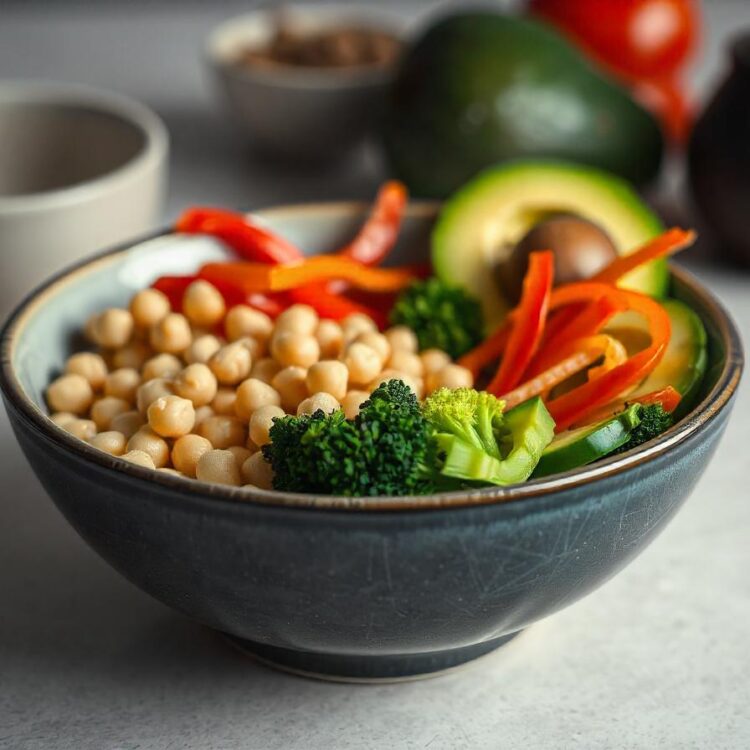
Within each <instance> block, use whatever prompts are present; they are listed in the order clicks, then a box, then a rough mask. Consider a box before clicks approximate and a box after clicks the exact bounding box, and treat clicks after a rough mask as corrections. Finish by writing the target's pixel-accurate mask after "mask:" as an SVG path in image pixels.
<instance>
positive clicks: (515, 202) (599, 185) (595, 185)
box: [432, 161, 669, 326]
mask: <svg viewBox="0 0 750 750" xmlns="http://www.w3.org/2000/svg"><path fill="white" fill-rule="evenodd" d="M560 213H568V214H574V215H577V216H580V217H581V218H583V219H588V220H589V221H591V222H593V223H594V224H597V225H598V226H600V227H601V228H602V229H603V230H604V231H605V232H607V234H608V235H609V236H610V238H611V239H612V241H613V243H614V244H615V247H616V248H617V250H618V252H619V253H621V254H623V255H627V254H628V253H630V252H632V251H633V250H635V249H637V248H638V247H639V246H640V245H642V244H643V243H644V242H646V241H647V240H648V239H650V238H652V237H654V236H656V235H658V234H659V233H660V232H662V231H663V226H662V223H661V221H660V220H659V218H658V217H657V216H656V215H655V214H654V213H653V212H652V211H651V210H650V209H649V208H648V207H647V206H646V205H645V204H644V203H643V201H642V200H641V199H640V198H639V197H638V195H637V194H636V192H635V191H634V190H633V189H632V188H631V187H630V186H629V185H628V183H626V182H625V181H623V180H621V179H619V178H617V177H614V176H613V175H611V174H609V173H607V172H603V171H601V170H598V169H595V168H593V167H585V166H581V165H578V164H569V163H562V162H553V161H523V162H515V163H510V164H504V165H502V166H499V167H495V168H492V169H488V170H486V171H484V172H482V173H481V174H480V175H479V176H478V177H476V178H475V179H473V180H472V181H471V182H469V183H467V184H466V185H465V186H464V187H463V188H461V189H460V190H459V191H458V192H457V193H456V194H455V195H453V197H452V198H450V199H449V200H448V201H447V202H446V203H445V205H444V207H443V210H442V212H441V214H440V217H439V218H438V221H437V223H436V225H435V228H434V230H433V235H432V265H433V268H434V270H435V273H436V275H437V276H438V277H440V278H441V279H443V280H445V281H447V282H450V283H454V284H460V285H461V286H463V287H465V288H466V289H467V290H469V291H470V292H472V293H473V294H475V295H476V296H477V297H478V298H479V299H480V301H481V303H482V309H483V311H484V315H485V320H486V323H487V325H488V326H493V325H494V324H496V323H498V322H499V321H500V320H501V319H502V317H503V316H504V315H505V313H506V312H507V310H508V305H507V303H506V301H505V300H504V298H503V296H502V293H501V292H500V287H499V285H498V283H497V268H498V266H499V265H500V263H502V262H503V261H504V260H505V258H507V256H508V254H509V253H510V252H511V250H512V249H513V247H514V246H515V244H516V243H517V242H518V241H519V240H520V239H521V238H522V237H523V236H524V235H525V234H526V232H528V231H529V229H531V227H533V226H534V225H535V224H537V223H539V222H540V221H542V220H544V219H546V218H548V217H549V216H552V215H555V214H560ZM620 285H621V286H622V287H624V288H626V289H633V290H636V291H639V292H642V293H644V294H649V295H651V296H653V297H663V296H664V295H665V294H666V293H667V289H668V286H669V271H668V267H667V263H666V261H664V260H658V261H654V262H652V263H649V264H648V265H646V266H644V267H643V268H639V269H638V270H636V271H633V272H632V273H630V274H628V275H627V276H626V277H625V278H624V279H623V280H622V282H621V284H620Z"/></svg>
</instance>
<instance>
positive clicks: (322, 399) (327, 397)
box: [251, 392, 341, 439]
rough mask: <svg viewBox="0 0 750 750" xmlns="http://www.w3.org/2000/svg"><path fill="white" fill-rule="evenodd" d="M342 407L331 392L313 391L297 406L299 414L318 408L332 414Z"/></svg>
mask: <svg viewBox="0 0 750 750" xmlns="http://www.w3.org/2000/svg"><path fill="white" fill-rule="evenodd" d="M340 408H341V404H340V403H339V402H338V400H337V399H335V398H334V397H333V396H332V395H331V394H330V393H322V392H321V393H313V395H312V396H310V397H309V398H306V399H305V400H304V401H300V405H299V406H298V407H297V416H300V415H302V414H315V412H316V411H318V410H320V411H322V412H324V413H325V414H331V413H333V412H335V411H338V410H339V409H340ZM251 435H252V433H251ZM253 439H254V438H253Z"/></svg>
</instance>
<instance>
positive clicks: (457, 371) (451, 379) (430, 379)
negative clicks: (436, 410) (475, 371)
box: [427, 364, 474, 393]
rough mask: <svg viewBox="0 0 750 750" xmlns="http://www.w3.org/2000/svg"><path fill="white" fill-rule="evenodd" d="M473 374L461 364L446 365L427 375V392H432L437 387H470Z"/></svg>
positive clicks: (472, 382) (472, 381) (472, 383)
mask: <svg viewBox="0 0 750 750" xmlns="http://www.w3.org/2000/svg"><path fill="white" fill-rule="evenodd" d="M473 385H474V376H473V375H472V374H471V371H470V370H467V369H466V368H465V367H461V365H453V364H450V365H446V366H445V367H443V368H442V370H438V371H437V372H431V373H429V374H428V375H427V392H428V393H432V392H433V391H436V390H438V389H439V388H471V387H472V386H473Z"/></svg>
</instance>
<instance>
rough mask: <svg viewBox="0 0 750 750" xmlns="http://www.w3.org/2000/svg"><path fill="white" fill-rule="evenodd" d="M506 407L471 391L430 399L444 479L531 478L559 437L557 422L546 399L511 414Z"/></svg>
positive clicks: (430, 418)
mask: <svg viewBox="0 0 750 750" xmlns="http://www.w3.org/2000/svg"><path fill="white" fill-rule="evenodd" d="M504 407H505V404H504V402H503V401H500V400H498V399H497V398H495V397H494V396H492V395H490V394H489V393H484V392H478V391H474V390H472V389H470V388H458V389H455V390H448V389H445V388H443V389H440V390H439V391H437V392H436V393H434V394H433V395H432V396H430V397H429V398H428V399H427V400H426V401H425V403H424V407H423V409H424V415H425V417H426V418H427V420H428V421H429V422H430V424H431V425H432V426H433V428H434V429H435V439H436V441H437V444H438V449H439V458H440V460H441V463H440V471H441V473H442V475H443V476H445V477H452V478H453V479H458V480H464V481H470V482H479V483H481V484H497V485H506V484H514V483H516V482H523V481H525V480H526V479H528V478H529V476H530V475H531V473H532V472H533V471H534V469H535V467H536V465H537V463H538V462H539V459H540V457H541V455H542V451H543V450H544V449H545V448H546V447H547V445H549V443H550V441H551V440H552V438H553V436H554V429H555V423H554V421H553V419H552V417H551V416H550V414H549V412H548V411H547V409H546V408H545V406H544V403H543V402H542V400H541V399H540V398H533V399H530V400H529V401H526V402H525V403H523V404H521V405H519V406H517V407H516V408H515V409H511V410H510V411H509V412H508V413H507V414H503V409H504Z"/></svg>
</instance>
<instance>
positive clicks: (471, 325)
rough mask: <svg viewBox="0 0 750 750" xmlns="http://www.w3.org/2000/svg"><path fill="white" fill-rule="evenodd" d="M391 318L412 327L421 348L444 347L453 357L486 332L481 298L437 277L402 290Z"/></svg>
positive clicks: (472, 345)
mask: <svg viewBox="0 0 750 750" xmlns="http://www.w3.org/2000/svg"><path fill="white" fill-rule="evenodd" d="M390 320H391V323H393V324H394V325H405V326H408V327H409V328H411V329H412V330H413V331H414V333H416V335H417V339H418V340H419V348H420V349H422V350H424V349H432V348H436V349H442V350H443V351H444V352H447V353H448V354H449V355H450V356H451V357H452V358H453V359H456V358H457V357H460V356H461V355H462V354H465V353H466V352H468V351H469V350H470V349H473V348H474V347H475V346H476V345H477V344H478V343H479V342H480V341H481V340H482V335H483V332H484V320H483V318H482V308H481V305H480V304H479V302H478V300H476V299H475V298H474V297H472V296H471V295H470V294H469V293H468V292H466V291H465V290H464V289H463V288H462V287H460V286H456V285H455V284H450V283H448V282H445V281H441V280H440V279H437V278H430V279H427V280H426V281H415V282H414V283H413V284H411V285H409V286H408V287H407V288H406V289H405V290H404V291H403V292H401V294H400V295H399V297H398V299H397V300H396V302H395V304H394V305H393V309H392V310H391V315H390Z"/></svg>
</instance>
